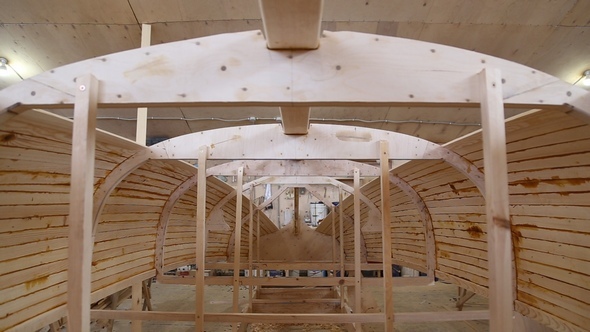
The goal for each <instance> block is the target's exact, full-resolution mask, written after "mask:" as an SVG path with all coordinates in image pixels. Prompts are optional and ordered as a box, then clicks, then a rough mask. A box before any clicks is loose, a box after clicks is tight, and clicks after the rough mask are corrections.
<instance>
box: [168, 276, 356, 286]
mask: <svg viewBox="0 0 590 332" xmlns="http://www.w3.org/2000/svg"><path fill="white" fill-rule="evenodd" d="M158 282H160V283H162V284H177V285H187V284H188V285H192V284H194V278H193V277H169V276H162V277H158ZM354 282H355V281H354V277H344V278H341V277H324V278H314V277H298V278H293V277H281V278H271V277H252V278H250V277H243V278H240V282H239V286H250V285H252V286H271V287H278V286H285V287H286V286H299V287H321V286H338V285H342V286H354ZM205 285H233V277H221V276H216V277H206V278H205Z"/></svg>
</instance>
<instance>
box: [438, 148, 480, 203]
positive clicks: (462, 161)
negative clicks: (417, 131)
mask: <svg viewBox="0 0 590 332" xmlns="http://www.w3.org/2000/svg"><path fill="white" fill-rule="evenodd" d="M432 156H437V157H439V158H440V159H442V160H444V161H445V162H446V163H448V164H449V165H451V166H453V168H455V169H456V170H457V171H459V173H461V174H463V175H465V177H467V178H468V179H469V180H471V182H473V184H474V185H475V186H476V187H477V189H478V190H479V193H480V194H481V195H482V196H483V197H484V199H485V192H486V190H485V176H484V174H483V172H482V171H480V170H479V168H477V166H475V165H474V164H473V163H472V162H471V161H470V160H468V159H467V158H465V157H463V156H461V155H460V154H458V153H456V152H455V151H453V150H450V149H448V148H446V147H443V146H441V147H440V148H439V149H438V150H437V151H436V152H433V153H432Z"/></svg>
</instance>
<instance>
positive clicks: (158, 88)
mask: <svg viewBox="0 0 590 332" xmlns="http://www.w3.org/2000/svg"><path fill="white" fill-rule="evenodd" d="M320 44H321V47H319V48H318V49H317V50H313V51H291V50H288V51H275V50H269V49H268V48H267V47H266V40H265V38H264V36H263V35H262V33H260V31H247V32H238V33H228V34H220V35H215V36H208V37H203V38H197V39H190V40H185V41H179V42H174V43H168V44H161V45H154V46H150V47H145V48H140V49H134V50H129V51H125V52H120V53H114V54H110V55H106V56H102V57H97V58H93V59H89V60H84V61H81V62H77V63H74V64H70V65H66V66H62V67H59V68H56V69H52V70H51V71H48V72H45V73H42V74H40V75H37V76H35V77H33V78H30V79H27V80H25V81H23V82H21V83H19V84H15V85H12V86H9V87H7V88H6V89H3V90H2V91H0V110H4V109H6V108H8V107H10V106H12V105H15V104H18V103H21V104H22V105H24V106H25V107H31V106H33V107H34V106H39V107H46V108H47V107H52V106H55V107H62V108H63V107H64V106H65V105H72V104H73V103H74V96H75V87H74V84H71V82H72V80H73V79H74V78H75V77H79V76H82V75H84V74H92V75H94V76H95V77H96V78H97V79H98V80H99V81H100V82H101V86H102V87H103V88H102V89H101V90H100V91H99V95H98V102H99V106H107V105H108V106H109V107H112V108H118V107H121V108H123V107H126V108H128V107H153V106H156V105H158V106H163V105H167V106H187V105H194V106H205V105H209V106H211V105H219V106H228V105H231V104H242V105H251V106H320V105H332V106H334V105H342V104H348V105H350V104H359V103H362V104H363V105H365V106H367V105H373V106H376V105H380V106H394V105H404V106H407V105H409V104H422V105H424V104H426V103H427V104H432V105H431V106H454V107H456V106H457V105H461V107H474V108H476V107H479V102H480V101H481V95H480V93H479V91H478V89H474V88H473V86H475V85H476V83H477V74H478V73H479V72H481V71H482V70H483V69H485V68H498V69H500V70H501V71H502V73H503V74H502V78H503V84H502V86H503V89H502V90H503V96H502V97H503V101H504V103H505V104H507V106H509V107H520V108H535V106H534V105H543V106H542V108H548V107H551V106H554V107H555V106H557V107H559V108H560V109H561V108H563V107H564V106H563V105H564V104H566V103H567V104H570V105H577V104H582V107H586V105H587V104H583V103H581V102H580V98H582V97H583V96H585V95H587V94H588V92H587V91H585V90H584V89H582V88H580V87H576V86H571V84H568V83H566V82H563V81H560V80H559V79H557V78H556V77H552V76H550V75H548V74H545V73H542V72H538V71H535V70H533V69H531V68H530V67H526V66H523V65H520V64H517V63H514V62H510V61H507V60H503V59H499V58H495V57H492V56H489V55H485V54H480V53H476V52H471V51H467V50H462V49H459V48H454V47H450V46H444V45H439V44H433V43H428V42H422V41H417V40H410V39H404V38H396V37H387V36H376V35H371V34H363V33H356V32H344V31H343V32H327V31H324V32H323V38H321V39H320ZM401 49H403V50H404V52H399V50H401ZM343 55H344V56H343ZM457 59H460V61H457ZM417 73H418V74H417ZM195 78H197V79H195ZM155 82H158V84H156V83H155ZM185 82H191V85H190V88H188V87H187V85H186V84H185ZM440 82H445V84H440ZM32 92H35V93H32ZM0 112H3V111H0ZM583 112H585V113H587V114H590V110H589V109H587V108H583Z"/></svg>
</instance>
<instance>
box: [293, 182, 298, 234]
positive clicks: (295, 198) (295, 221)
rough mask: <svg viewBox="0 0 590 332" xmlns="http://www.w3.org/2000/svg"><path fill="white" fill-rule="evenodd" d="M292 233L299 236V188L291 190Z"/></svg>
mask: <svg viewBox="0 0 590 332" xmlns="http://www.w3.org/2000/svg"><path fill="white" fill-rule="evenodd" d="M293 194H294V196H293V205H294V206H293V231H294V233H295V235H297V234H299V188H298V187H295V188H293Z"/></svg>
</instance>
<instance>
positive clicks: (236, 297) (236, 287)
mask: <svg viewBox="0 0 590 332" xmlns="http://www.w3.org/2000/svg"><path fill="white" fill-rule="evenodd" d="M243 183H244V168H243V167H240V168H238V179H237V182H236V222H235V227H234V235H235V243H234V269H233V270H234V275H233V300H232V308H233V312H234V313H238V312H240V310H239V305H240V304H239V301H240V258H241V249H242V246H241V241H242V197H243V195H242V187H243ZM237 329H238V324H233V325H232V331H234V332H235V331H237Z"/></svg>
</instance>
